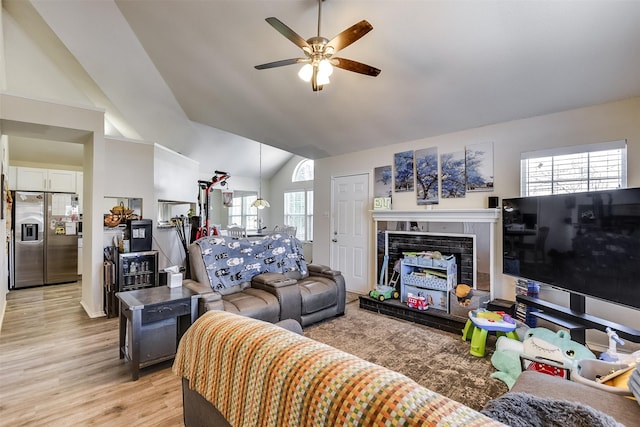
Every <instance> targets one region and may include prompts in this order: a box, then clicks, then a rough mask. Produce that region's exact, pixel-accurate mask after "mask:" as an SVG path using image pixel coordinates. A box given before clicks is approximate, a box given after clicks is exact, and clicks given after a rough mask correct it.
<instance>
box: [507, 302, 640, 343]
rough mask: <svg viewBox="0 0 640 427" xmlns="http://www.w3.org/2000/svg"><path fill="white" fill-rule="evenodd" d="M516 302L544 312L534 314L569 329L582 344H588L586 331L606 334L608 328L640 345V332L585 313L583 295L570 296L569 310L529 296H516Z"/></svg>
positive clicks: (572, 337) (572, 336)
mask: <svg viewBox="0 0 640 427" xmlns="http://www.w3.org/2000/svg"><path fill="white" fill-rule="evenodd" d="M516 301H518V302H521V303H523V304H526V305H528V306H530V307H535V308H538V309H540V310H542V312H537V313H534V314H535V315H536V316H538V317H539V318H541V319H544V320H547V321H549V322H551V323H555V324H557V325H559V326H562V327H565V328H567V329H569V331H570V332H571V339H573V340H574V341H577V342H579V343H581V344H585V343H586V339H585V330H586V329H597V330H599V331H603V332H605V331H606V329H607V327H609V328H611V329H613V330H615V331H616V332H617V334H618V336H619V337H620V338H622V339H624V340H627V341H631V342H635V343H640V331H639V330H637V329H633V328H630V327H628V326H624V325H621V324H619V323H616V322H611V321H609V320H605V319H601V318H599V317H596V316H592V315H590V314H587V313H585V312H584V311H585V297H584V296H582V295H577V294H570V300H569V308H567V307H563V306H561V305H557V304H554V303H552V302H549V301H545V300H542V299H540V298H537V297H532V296H528V295H516Z"/></svg>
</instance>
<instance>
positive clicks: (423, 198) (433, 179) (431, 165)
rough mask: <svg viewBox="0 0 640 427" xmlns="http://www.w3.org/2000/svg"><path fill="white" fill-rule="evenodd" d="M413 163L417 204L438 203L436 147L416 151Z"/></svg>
mask: <svg viewBox="0 0 640 427" xmlns="http://www.w3.org/2000/svg"><path fill="white" fill-rule="evenodd" d="M415 163H416V188H417V192H416V200H417V202H418V205H431V204H435V203H438V201H439V199H438V190H439V189H438V149H437V148H436V147H432V148H425V149H422V150H418V151H416V152H415Z"/></svg>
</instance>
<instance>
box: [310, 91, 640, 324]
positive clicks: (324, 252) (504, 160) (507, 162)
mask: <svg viewBox="0 0 640 427" xmlns="http://www.w3.org/2000/svg"><path fill="white" fill-rule="evenodd" d="M622 139H626V140H627V143H628V151H627V155H628V157H627V164H628V185H629V186H630V187H634V186H640V167H637V165H638V164H640V98H631V99H627V100H622V101H618V102H612V103H608V104H602V105H595V106H591V107H587V108H580V109H576V110H570V111H566V112H562V113H557V114H550V115H545V116H538V117H531V118H527V119H522V120H515V121H511V122H507V123H499V124H495V125H491V126H485V127H481V128H476V129H469V130H466V131H462V132H456V133H452V134H447V135H441V136H436V137H432V138H425V139H420V140H416V141H410V142H405V143H402V144H395V145H390V146H387V147H383V148H378V149H373V150H367V151H362V152H358V153H352V154H347V155H343V156H336V157H331V158H327V159H321V160H317V161H316V167H315V184H314V190H315V202H314V203H315V206H316V212H315V218H314V222H315V229H314V235H315V239H314V247H313V254H314V261H315V262H317V263H322V264H330V261H331V252H330V251H331V244H330V218H329V216H328V215H327V214H328V212H329V211H330V202H331V178H332V177H334V176H338V175H346V174H349V173H360V172H363V171H369V172H370V173H371V174H372V175H373V169H374V168H375V167H378V166H384V165H392V164H393V155H394V154H395V153H398V152H401V151H406V150H418V149H422V148H429V147H438V152H439V154H442V153H448V152H454V151H459V150H462V149H464V147H465V146H466V145H470V144H475V143H479V142H486V141H493V142H494V163H495V189H494V191H493V192H487V193H471V194H467V196H466V197H465V198H462V199H441V200H440V204H439V205H437V206H435V207H434V209H472V208H473V209H478V208H485V207H486V198H487V196H498V197H500V199H502V198H505V197H517V196H519V194H520V153H521V152H523V151H531V150H537V149H544V148H552V147H559V146H569V145H578V144H590V143H596V142H605V141H615V140H622ZM372 184H373V183H372ZM371 188H373V185H371ZM393 209H400V210H417V209H424V208H419V207H418V206H417V204H416V201H415V193H394V194H393ZM499 229H500V227H498V231H499V232H498V235H497V237H496V240H497V242H496V247H497V254H498V256H497V257H496V258H497V263H496V264H497V265H496V266H495V268H496V271H498V272H501V271H502V267H501V264H502V258H501V257H500V256H499V254H500V253H502V242H501V240H502V236H501V232H500V230H499ZM371 241H372V242H375V239H374V238H373V236H372V238H371ZM374 265H375V259H374V253H373V251H372V252H371V253H370V266H371V267H370V273H369V274H370V277H375V271H373V270H374ZM498 276H499V277H497V278H496V279H497V280H496V289H495V295H496V297H498V298H506V299H514V283H513V279H512V278H511V277H509V276H504V275H502V274H501V273H499V274H498ZM588 308H589V310H590V312H593V313H594V314H596V312H597V313H598V314H599V315H602V316H603V317H606V318H608V319H611V320H617V321H619V322H621V323H623V324H627V325H629V326H632V327H635V328H639V329H640V316H638V312H637V311H634V310H630V309H626V308H624V307H619V306H613V307H612V306H610V305H607V304H603V303H599V302H597V301H588Z"/></svg>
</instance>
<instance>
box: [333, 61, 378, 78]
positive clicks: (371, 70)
mask: <svg viewBox="0 0 640 427" xmlns="http://www.w3.org/2000/svg"><path fill="white" fill-rule="evenodd" d="M331 64H333V66H334V67H338V68H342V69H343V70H347V71H353V72H354V73H360V74H365V75H367V76H372V77H376V76H377V75H378V74H380V70H379V69H377V68H375V67H372V66H371V65H367V64H363V63H362V62H358V61H352V60H351V59H345V58H331Z"/></svg>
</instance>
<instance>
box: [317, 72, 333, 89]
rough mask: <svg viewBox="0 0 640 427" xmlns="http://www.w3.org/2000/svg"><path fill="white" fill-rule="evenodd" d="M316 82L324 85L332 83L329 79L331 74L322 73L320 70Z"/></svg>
mask: <svg viewBox="0 0 640 427" xmlns="http://www.w3.org/2000/svg"><path fill="white" fill-rule="evenodd" d="M316 82H317V83H318V85H319V86H324V85H328V84H329V83H331V82H330V81H329V76H328V75H327V74H324V73H320V72H318V76H317V77H316Z"/></svg>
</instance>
